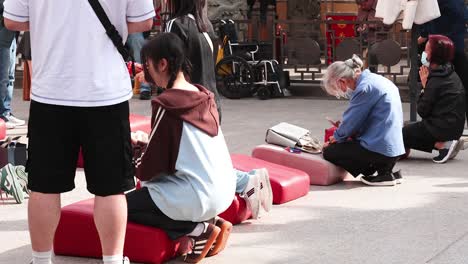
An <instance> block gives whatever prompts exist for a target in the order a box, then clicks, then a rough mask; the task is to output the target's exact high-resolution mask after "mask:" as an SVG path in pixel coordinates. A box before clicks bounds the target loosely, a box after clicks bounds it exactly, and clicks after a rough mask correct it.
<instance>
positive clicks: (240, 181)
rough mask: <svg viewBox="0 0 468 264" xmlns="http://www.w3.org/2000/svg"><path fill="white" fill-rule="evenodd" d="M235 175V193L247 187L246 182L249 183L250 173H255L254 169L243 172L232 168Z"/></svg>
mask: <svg viewBox="0 0 468 264" xmlns="http://www.w3.org/2000/svg"><path fill="white" fill-rule="evenodd" d="M234 171H235V172H236V176H237V182H236V193H242V192H243V191H245V188H247V183H249V178H250V174H251V173H255V172H254V171H251V172H244V171H240V170H236V169H234Z"/></svg>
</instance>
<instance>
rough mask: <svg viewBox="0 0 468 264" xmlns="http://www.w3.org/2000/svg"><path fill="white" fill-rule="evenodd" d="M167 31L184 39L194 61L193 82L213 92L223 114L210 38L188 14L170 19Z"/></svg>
mask: <svg viewBox="0 0 468 264" xmlns="http://www.w3.org/2000/svg"><path fill="white" fill-rule="evenodd" d="M166 31H167V32H171V33H174V34H176V35H177V36H179V37H180V38H181V39H182V40H183V41H184V43H185V46H186V48H187V55H188V57H189V59H190V62H191V63H192V72H191V74H190V79H191V82H192V83H194V84H200V85H202V86H204V87H206V88H207V89H208V90H210V91H211V92H213V94H214V95H215V101H216V104H217V106H218V112H219V115H220V116H221V104H220V100H219V94H218V90H217V89H216V76H215V65H214V58H213V50H212V48H211V46H210V44H209V43H208V39H207V38H206V37H205V35H204V34H203V33H202V32H200V31H199V30H198V27H197V23H196V22H195V20H194V19H192V18H189V17H188V16H186V17H179V18H176V19H173V20H171V21H169V23H168V26H167V28H166ZM210 41H211V40H210ZM213 48H214V47H213Z"/></svg>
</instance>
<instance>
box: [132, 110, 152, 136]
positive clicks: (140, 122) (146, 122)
mask: <svg viewBox="0 0 468 264" xmlns="http://www.w3.org/2000/svg"><path fill="white" fill-rule="evenodd" d="M129 118H130V131H132V132H136V131H138V130H140V131H143V132H145V133H147V134H148V135H149V134H150V133H151V117H149V116H141V115H135V114H130V116H129Z"/></svg>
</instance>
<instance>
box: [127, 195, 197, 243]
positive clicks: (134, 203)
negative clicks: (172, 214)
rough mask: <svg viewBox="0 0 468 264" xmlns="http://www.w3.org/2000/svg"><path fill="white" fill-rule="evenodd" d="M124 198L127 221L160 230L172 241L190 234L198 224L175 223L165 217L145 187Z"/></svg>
mask: <svg viewBox="0 0 468 264" xmlns="http://www.w3.org/2000/svg"><path fill="white" fill-rule="evenodd" d="M126 197H127V206H128V221H130V222H133V223H136V224H141V225H146V226H151V227H155V228H160V229H162V230H164V231H165V232H166V233H167V235H168V236H169V238H170V239H172V240H176V239H177V238H179V237H181V236H185V235H187V234H189V233H191V232H192V231H193V230H194V229H195V227H196V226H197V224H198V223H194V222H190V221H177V220H173V219H171V218H169V217H168V216H166V215H165V214H164V213H163V212H161V210H159V208H158V207H157V206H156V204H155V203H154V202H153V199H152V198H151V196H150V194H149V191H148V188H146V187H143V188H141V189H139V190H135V191H133V192H130V193H127V195H126Z"/></svg>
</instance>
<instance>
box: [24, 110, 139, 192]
mask: <svg viewBox="0 0 468 264" xmlns="http://www.w3.org/2000/svg"><path fill="white" fill-rule="evenodd" d="M128 117H129V104H128V102H124V103H121V104H117V105H112V106H104V107H71V106H58V105H49V104H42V103H38V102H35V101H32V102H31V107H30V115H29V124H28V137H29V146H28V161H27V165H26V169H27V171H28V178H29V179H28V188H29V189H30V190H31V191H35V192H40V193H63V192H68V191H71V190H73V189H74V188H75V182H74V178H75V172H76V162H77V159H78V153H79V151H80V147H81V148H82V151H83V158H84V171H85V174H86V182H87V188H88V190H89V192H91V193H92V194H94V195H97V196H108V195H115V194H120V193H123V192H125V191H128V190H131V189H133V188H134V187H135V181H134V177H133V176H134V169H133V165H132V155H131V151H132V147H131V140H130V123H129V118H128Z"/></svg>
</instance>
